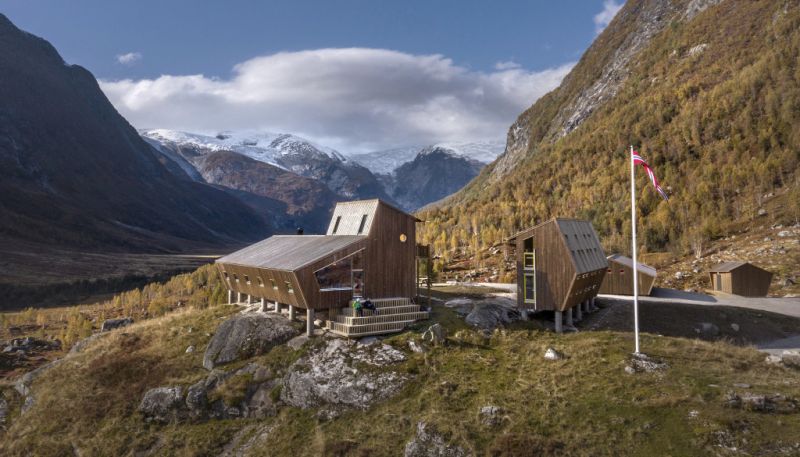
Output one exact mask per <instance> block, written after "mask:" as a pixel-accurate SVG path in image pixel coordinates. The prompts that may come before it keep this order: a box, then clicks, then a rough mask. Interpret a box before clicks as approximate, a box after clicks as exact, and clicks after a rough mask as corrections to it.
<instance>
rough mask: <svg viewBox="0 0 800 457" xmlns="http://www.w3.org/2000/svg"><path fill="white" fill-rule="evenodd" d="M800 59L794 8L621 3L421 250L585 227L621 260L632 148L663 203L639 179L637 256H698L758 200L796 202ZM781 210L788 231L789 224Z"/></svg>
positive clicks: (441, 217) (797, 207) (654, 0)
mask: <svg viewBox="0 0 800 457" xmlns="http://www.w3.org/2000/svg"><path fill="white" fill-rule="evenodd" d="M798 56H800V6H798V5H797V4H796V3H792V2H748V1H742V0H725V1H722V2H719V1H714V0H707V1H698V0H691V1H688V0H687V1H667V0H639V1H629V2H627V3H626V4H625V6H624V7H623V8H622V10H621V11H620V12H619V14H618V15H617V17H615V19H614V20H613V21H612V23H611V24H610V25H609V27H608V28H607V29H606V30H605V31H604V32H603V33H602V34H601V35H600V36H599V37H598V38H597V40H596V41H595V42H594V43H593V44H592V46H591V47H590V48H589V50H587V52H586V53H585V54H584V56H583V57H582V58H581V60H580V62H579V63H578V64H577V65H576V66H575V68H574V69H573V70H572V72H571V73H570V74H569V75H568V76H567V77H566V78H565V79H564V81H563V82H562V84H561V86H560V87H559V88H557V89H556V90H554V91H553V92H551V93H549V94H547V95H546V96H545V97H542V98H541V99H540V100H538V101H537V102H536V103H535V104H534V105H533V106H532V107H531V108H530V109H528V110H527V111H525V112H524V113H522V114H521V115H520V117H519V118H518V119H517V121H516V122H515V123H514V124H513V125H512V126H511V128H510V129H509V133H508V140H507V145H506V150H505V152H504V154H503V155H502V156H501V157H500V158H499V159H498V160H497V161H495V162H494V163H493V164H491V165H490V166H488V167H487V168H486V169H484V171H483V172H482V173H481V175H480V176H479V177H478V178H476V179H475V180H473V181H472V182H471V183H470V184H469V185H468V186H467V187H466V188H465V189H464V190H463V191H461V192H459V193H458V194H456V195H454V196H453V197H452V198H450V199H448V200H447V201H446V202H444V203H442V204H441V205H439V206H438V207H437V208H434V209H431V210H429V211H426V212H425V213H424V214H423V215H422V218H423V219H425V220H427V221H428V224H426V226H425V227H424V228H423V231H422V233H421V238H422V241H423V242H432V243H434V242H435V243H436V246H437V250H438V251H440V252H441V251H443V250H446V249H448V247H450V246H452V245H453V244H456V245H457V244H461V243H464V242H466V240H464V239H462V238H463V237H464V236H468V234H469V233H479V234H480V235H481V236H480V237H476V238H479V240H480V242H481V243H482V244H483V245H488V244H493V243H496V242H498V241H500V240H501V239H502V238H503V237H505V236H508V235H510V234H512V233H514V231H515V230H517V229H519V228H521V227H524V226H529V225H532V224H534V223H536V222H539V221H542V220H544V219H546V218H549V217H552V216H556V215H558V216H564V217H570V216H571V217H583V218H589V219H591V220H592V221H593V223H594V226H595V227H596V228H597V229H598V232H599V233H600V235H601V238H603V242H604V245H605V247H606V248H607V249H608V250H609V251H621V252H627V251H628V250H629V248H628V247H627V246H628V242H627V241H626V240H628V239H629V236H630V216H629V210H628V208H629V206H628V205H629V201H630V197H629V193H628V192H629V191H628V189H629V183H628V179H629V172H630V171H629V168H628V163H629V162H628V160H629V159H628V153H627V146H628V145H629V144H633V145H634V146H636V147H637V148H638V149H639V151H640V152H641V153H642V154H643V156H644V157H645V158H646V159H647V160H649V161H650V163H651V165H653V166H654V168H655V170H656V172H657V173H658V174H659V177H660V178H661V181H662V183H663V184H664V185H665V187H666V188H667V191H668V193H669V194H670V196H671V200H670V201H669V202H663V201H661V200H660V199H659V198H658V197H657V195H655V193H654V192H653V191H652V189H651V188H649V187H648V186H649V184H648V182H647V178H646V176H645V175H644V173H639V174H638V175H637V190H638V191H639V192H640V194H639V196H638V201H639V206H638V211H639V214H640V217H639V219H638V220H639V223H640V228H639V230H640V235H639V239H640V243H641V245H642V246H643V249H646V250H672V251H674V252H689V251H690V250H697V247H698V246H702V245H703V244H704V243H706V242H708V240H710V239H713V238H716V237H719V236H721V235H722V234H723V230H724V221H726V220H727V219H733V218H740V217H742V216H746V217H750V218H751V219H753V218H756V217H758V214H759V212H760V211H759V210H760V209H761V205H762V204H763V200H764V198H765V195H768V194H770V193H774V192H779V191H780V192H795V193H796V192H797V190H796V189H797V188H798V185H800V184H798V172H797V165H798V162H799V161H800V158H799V157H798V154H799V151H800V73H798V72H797V68H798ZM788 201H789V204H788V206H787V208H785V210H786V211H785V214H786V215H787V218H792V217H794V216H791V215H792V214H800V199H788ZM762 213H763V212H762ZM442 232H444V235H442ZM452 238H456V239H455V240H452Z"/></svg>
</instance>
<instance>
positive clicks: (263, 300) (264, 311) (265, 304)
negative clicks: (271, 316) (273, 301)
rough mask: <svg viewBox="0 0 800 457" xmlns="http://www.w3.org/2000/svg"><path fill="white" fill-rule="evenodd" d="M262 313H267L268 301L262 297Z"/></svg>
mask: <svg viewBox="0 0 800 457" xmlns="http://www.w3.org/2000/svg"><path fill="white" fill-rule="evenodd" d="M261 312H262V313H266V312H267V301H266V300H265V299H264V297H261Z"/></svg>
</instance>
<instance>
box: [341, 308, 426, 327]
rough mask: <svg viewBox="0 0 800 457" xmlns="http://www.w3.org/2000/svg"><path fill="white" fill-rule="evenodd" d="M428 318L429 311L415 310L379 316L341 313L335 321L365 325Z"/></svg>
mask: <svg viewBox="0 0 800 457" xmlns="http://www.w3.org/2000/svg"><path fill="white" fill-rule="evenodd" d="M427 318H428V312H427V311H414V312H408V313H401V314H386V315H379V316H363V317H360V316H356V317H351V316H344V315H341V314H340V315H338V316H336V320H335V322H337V323H340V324H347V325H364V324H379V323H386V322H397V321H408V320H411V321H415V320H420V319H427Z"/></svg>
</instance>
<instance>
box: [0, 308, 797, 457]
mask: <svg viewBox="0 0 800 457" xmlns="http://www.w3.org/2000/svg"><path fill="white" fill-rule="evenodd" d="M234 310H235V308H232V307H227V306H217V307H211V308H208V309H205V310H191V309H190V310H185V311H180V312H177V313H172V314H169V315H167V316H164V317H162V318H157V319H152V320H148V321H143V322H141V323H137V324H135V325H134V326H132V327H129V328H127V329H124V331H122V332H120V331H117V332H114V333H113V334H112V335H110V336H109V337H107V338H104V339H102V340H99V341H98V342H97V344H95V345H93V346H90V347H89V349H88V350H87V351H86V352H85V353H83V354H80V355H78V356H76V357H74V358H71V359H69V361H68V362H66V363H64V364H62V365H60V366H59V367H57V368H55V369H53V370H51V371H49V372H48V373H47V374H46V375H45V376H43V377H42V378H40V380H39V381H38V382H37V383H36V384H35V385H34V388H33V390H34V392H35V395H36V397H37V404H36V406H35V407H34V409H33V410H31V411H30V412H29V413H27V414H25V415H23V416H21V417H13V418H12V420H11V424H10V426H9V427H8V430H7V431H6V432H5V436H4V437H3V439H1V440H0V454H2V455H10V456H14V455H44V456H47V455H62V454H71V453H72V449H73V447H76V448H78V449H80V450H81V451H83V452H84V453H85V454H86V455H128V454H130V453H134V452H144V451H147V452H149V453H150V455H167V456H169V455H176V456H183V455H187V456H188V455H218V454H219V452H220V451H221V449H222V448H223V447H224V446H225V444H226V443H228V442H229V441H231V440H232V439H234V437H236V436H237V433H241V436H239V437H237V440H238V439H240V438H242V437H244V438H242V439H243V440H246V439H247V438H248V437H251V436H256V433H258V432H259V430H262V429H269V432H268V433H266V434H265V435H263V436H260V437H257V438H254V442H253V443H254V444H253V447H252V448H251V453H252V454H253V455H292V456H306V455H307V456H318V455H331V456H333V455H356V456H358V455H371V456H383V455H386V456H395V455H398V454H399V453H401V452H402V449H403V447H404V446H405V443H406V442H407V441H408V440H410V439H411V438H412V437H413V436H414V433H415V430H416V424H417V422H418V421H421V420H424V421H426V422H428V423H430V424H432V425H434V426H435V427H436V428H437V429H438V430H439V432H440V433H441V434H442V435H443V436H444V437H445V438H446V440H448V441H450V442H452V443H454V444H458V445H460V446H462V447H463V448H465V449H467V450H468V451H470V452H474V453H475V454H476V455H491V456H504V455H509V456H510V455H641V456H651V455H674V456H678V455H714V454H715V453H718V452H720V449H721V448H719V447H716V442H717V441H718V438H716V437H717V436H718V435H719V434H722V435H721V436H726V437H728V438H726V439H730V440H733V441H732V442H733V443H735V444H736V446H737V447H740V448H742V449H744V450H745V451H747V452H749V453H750V454H751V455H768V454H769V452H767V450H768V449H771V448H769V446H771V445H772V444H774V443H778V445H780V444H781V443H782V444H784V445H788V444H791V443H793V442H795V441H797V438H796V437H794V436H793V435H792V434H787V433H786V431H787V430H798V429H800V414H783V415H773V414H764V413H757V412H750V411H743V410H738V409H730V408H726V407H724V402H723V397H724V395H725V393H726V392H727V391H728V390H741V389H735V388H734V387H733V384H734V383H747V384H750V385H751V386H752V388H751V389H749V391H751V392H754V393H768V394H774V393H782V394H784V395H786V396H789V397H793V398H800V371H790V370H788V369H783V368H779V367H774V366H768V365H766V364H765V363H764V361H763V359H764V358H763V355H762V354H760V353H758V352H756V351H755V350H752V349H749V348H740V347H736V346H732V345H729V344H727V343H723V342H716V343H708V342H701V341H695V340H688V339H679V338H668V337H657V336H652V335H644V337H643V341H642V347H643V348H644V350H645V351H646V352H647V353H648V354H650V355H653V356H657V357H659V358H661V359H663V360H665V361H666V362H668V363H669V365H670V368H669V369H668V370H666V371H665V372H662V373H652V374H637V375H627V374H625V373H624V371H623V367H624V362H625V360H626V358H627V357H628V355H629V353H630V350H631V347H632V341H631V337H630V335H629V334H626V333H617V332H581V333H576V334H565V335H561V336H557V335H554V334H552V333H549V332H543V331H537V330H530V329H509V330H498V331H495V332H494V333H493V334H492V335H491V336H490V337H488V338H487V337H485V336H484V335H483V334H481V333H479V332H475V331H473V330H469V329H467V328H466V327H465V326H463V322H461V325H460V326H459V325H456V324H458V318H457V317H453V315H452V313H453V311H452V310H449V309H446V308H444V307H440V306H437V307H435V308H434V319H433V320H437V319H440V318H441V319H442V323H443V325H445V327H447V326H448V325H452V327H449V328H448V330H449V334H450V339H449V341H448V345H447V346H445V347H437V348H432V349H431V350H430V351H429V352H427V353H425V354H416V353H411V352H409V351H408V350H407V349H406V348H407V341H408V340H409V339H411V338H415V339H418V338H419V333H418V332H406V333H403V334H399V335H395V336H393V337H392V338H389V339H387V340H386V342H388V343H390V344H392V345H394V346H395V347H398V348H400V349H402V350H404V351H406V353H407V355H408V360H406V361H405V362H402V363H401V364H398V365H397V366H395V367H391V369H394V370H397V371H399V372H401V373H403V374H405V375H407V376H409V377H410V378H411V380H410V381H409V382H408V383H407V384H406V386H405V387H404V388H403V390H402V391H401V392H400V393H399V394H398V395H396V396H395V397H393V398H391V399H387V400H386V401H384V402H382V403H379V404H376V405H374V406H373V407H372V408H370V409H369V410H367V411H343V412H342V414H341V415H340V416H339V417H338V418H336V419H333V420H322V419H318V418H317V411H315V410H311V411H303V410H299V409H296V408H291V407H287V406H283V407H281V408H280V409H279V411H278V414H277V415H276V416H275V417H272V418H268V419H265V420H227V421H209V422H207V423H199V424H180V425H166V426H164V425H156V424H146V423H145V422H144V421H143V419H142V417H141V416H140V415H139V413H138V412H137V411H136V408H137V406H138V403H139V401H140V399H141V397H142V394H143V393H144V391H146V390H147V389H149V388H152V387H156V386H163V385H183V386H188V385H190V384H192V383H194V382H196V381H197V380H199V379H202V378H204V377H205V376H206V374H207V372H206V370H204V369H203V368H202V352H203V350H202V349H203V348H204V347H205V345H206V344H207V342H208V339H209V337H208V336H206V334H207V333H213V331H214V329H215V328H216V326H217V325H218V323H219V322H221V319H220V318H223V317H225V316H227V315H228V314H230V313H231V312H233V311H234ZM430 323H431V322H428V324H430ZM189 328H191V329H192V331H191V332H189V331H188V329H189ZM189 344H194V345H195V346H196V347H197V348H198V349H197V351H195V352H194V353H192V354H186V353H185V352H184V350H185V348H186V347H187V346H188V345H189ZM319 344H322V342H321V339H317V340H314V341H312V343H311V344H309V345H307V347H306V348H304V349H302V350H301V351H296V352H295V351H293V350H291V349H289V348H288V347H286V346H279V347H276V348H274V349H273V350H271V351H270V352H269V353H267V354H264V355H261V356H259V357H256V358H254V359H251V360H249V361H242V362H239V363H237V364H232V365H230V366H225V367H223V368H225V369H231V370H232V369H236V368H238V367H239V366H242V365H244V364H246V363H247V362H251V361H254V362H258V363H260V364H262V365H265V366H267V367H268V368H269V370H270V371H271V372H272V375H273V376H274V377H278V376H282V375H283V374H284V373H285V372H286V369H287V368H288V366H289V365H291V363H293V362H294V361H295V360H297V358H299V357H300V356H301V355H302V354H303V353H304V352H305V351H308V350H313V347H314V346H315V345H319ZM550 346H552V347H555V348H557V349H559V350H561V351H563V352H564V353H566V354H567V356H568V358H567V359H566V360H562V361H556V362H550V361H546V360H544V359H543V354H544V351H545V349H546V348H547V347H550ZM382 369H387V368H382ZM239 378H242V379H232V380H230V381H229V382H228V383H225V384H223V387H222V388H221V389H220V392H219V393H220V395H222V396H223V397H224V398H234V397H236V396H237V395H241V392H242V391H243V388H244V381H246V379H244V378H245V377H239ZM715 386H716V387H715ZM4 394H5V395H6V396H7V398H10V397H13V402H12V403H13V404H14V405H18V401H19V398H18V397H16V396H15V394H13V393H12V392H10V391H9V390H6V391H5V393H4ZM279 395H280V392H279V390H276V392H275V396H276V398H277V397H278V396H279ZM486 405H495V406H499V407H501V408H502V409H503V415H502V421H501V423H500V424H499V425H497V426H492V427H490V426H486V425H483V424H482V423H481V421H480V417H479V410H480V408H481V407H482V406H486ZM692 410H696V411H699V417H697V418H694V419H690V418H689V417H688V415H689V411H692ZM745 440H746V441H745ZM792 440H794V441H792Z"/></svg>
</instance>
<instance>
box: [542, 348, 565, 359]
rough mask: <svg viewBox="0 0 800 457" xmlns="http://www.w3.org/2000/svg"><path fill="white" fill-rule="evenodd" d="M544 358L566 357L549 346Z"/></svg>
mask: <svg viewBox="0 0 800 457" xmlns="http://www.w3.org/2000/svg"><path fill="white" fill-rule="evenodd" d="M544 359H545V360H562V359H564V354H563V353H561V352H559V351H556V350H555V349H553V348H547V350H546V351H544Z"/></svg>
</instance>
